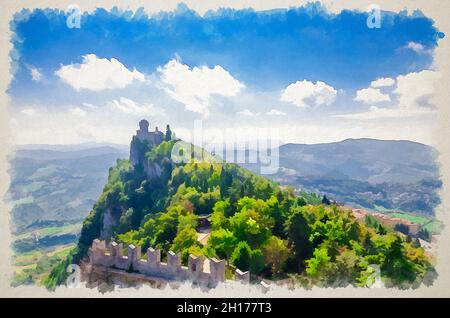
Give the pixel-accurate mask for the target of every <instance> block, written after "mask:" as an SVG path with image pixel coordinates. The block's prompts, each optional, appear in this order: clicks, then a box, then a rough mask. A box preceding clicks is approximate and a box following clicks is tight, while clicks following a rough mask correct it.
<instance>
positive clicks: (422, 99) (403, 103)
mask: <svg viewBox="0 0 450 318" xmlns="http://www.w3.org/2000/svg"><path fill="white" fill-rule="evenodd" d="M440 77H441V76H440V74H439V73H438V72H436V71H430V70H424V71H420V72H412V73H408V74H406V75H400V76H398V77H397V87H396V88H395V90H394V93H395V94H397V95H398V104H399V107H402V108H414V107H420V106H425V107H426V106H430V103H429V98H430V97H431V96H432V95H433V93H434V88H435V85H436V83H437V82H438V81H439V79H440Z"/></svg>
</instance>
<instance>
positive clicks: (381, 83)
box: [370, 77, 395, 88]
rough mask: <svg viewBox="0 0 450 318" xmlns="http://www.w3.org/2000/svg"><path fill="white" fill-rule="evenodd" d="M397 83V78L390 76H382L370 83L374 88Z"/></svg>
mask: <svg viewBox="0 0 450 318" xmlns="http://www.w3.org/2000/svg"><path fill="white" fill-rule="evenodd" d="M394 84H395V79H393V78H390V77H382V78H378V79H376V80H374V81H372V83H370V86H371V87H374V88H380V87H389V86H392V85H394Z"/></svg>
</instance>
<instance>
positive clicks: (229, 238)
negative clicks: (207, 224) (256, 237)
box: [208, 228, 237, 259]
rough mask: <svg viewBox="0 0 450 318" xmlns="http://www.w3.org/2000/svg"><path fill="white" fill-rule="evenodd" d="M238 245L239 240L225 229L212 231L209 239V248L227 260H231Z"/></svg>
mask: <svg viewBox="0 0 450 318" xmlns="http://www.w3.org/2000/svg"><path fill="white" fill-rule="evenodd" d="M236 244H237V239H236V237H235V236H234V235H233V233H232V232H230V231H229V230H227V229H223V228H222V229H218V230H215V231H212V232H211V235H210V237H209V239H208V247H210V248H212V249H213V250H214V251H215V254H216V255H217V256H218V257H220V258H225V259H230V257H231V253H232V252H233V250H234V248H235V247H236Z"/></svg>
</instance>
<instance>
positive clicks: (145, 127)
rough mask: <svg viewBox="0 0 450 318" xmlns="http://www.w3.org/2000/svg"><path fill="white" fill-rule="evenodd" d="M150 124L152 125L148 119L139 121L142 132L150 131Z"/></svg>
mask: <svg viewBox="0 0 450 318" xmlns="http://www.w3.org/2000/svg"><path fill="white" fill-rule="evenodd" d="M149 125H150V124H149V123H148V121H147V120H145V119H142V120H141V121H140V122H139V130H140V131H141V132H144V133H148V126H149Z"/></svg>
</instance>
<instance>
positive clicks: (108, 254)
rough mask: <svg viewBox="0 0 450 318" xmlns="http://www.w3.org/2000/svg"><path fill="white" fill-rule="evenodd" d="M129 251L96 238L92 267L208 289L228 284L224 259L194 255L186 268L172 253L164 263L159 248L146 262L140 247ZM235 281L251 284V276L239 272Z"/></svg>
mask: <svg viewBox="0 0 450 318" xmlns="http://www.w3.org/2000/svg"><path fill="white" fill-rule="evenodd" d="M127 251H128V253H127V254H128V255H124V253H123V245H122V244H121V243H120V244H118V243H116V242H111V243H110V244H107V243H106V242H105V241H102V240H99V239H95V240H94V241H93V242H92V246H91V249H90V262H91V265H93V266H103V267H110V268H115V269H119V270H123V271H128V272H136V273H140V274H143V275H146V276H152V277H159V278H164V279H166V280H168V281H172V280H175V281H184V280H189V281H192V282H194V283H197V284H201V285H206V286H208V287H214V286H216V285H217V284H218V283H221V282H225V281H226V279H225V269H226V265H227V262H226V261H225V260H217V259H215V258H212V259H207V258H205V257H204V256H194V255H192V254H191V255H189V259H188V266H187V267H186V266H183V265H182V264H181V255H180V254H178V253H174V252H172V251H169V252H168V253H167V263H164V262H161V251H160V250H159V249H154V248H151V247H150V248H148V249H147V253H146V254H147V257H146V259H143V258H142V256H141V248H140V247H139V246H134V245H132V244H130V245H129V246H128V247H127ZM235 280H237V281H240V282H243V283H249V281H250V273H249V272H248V271H247V272H241V271H239V270H236V276H235Z"/></svg>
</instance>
